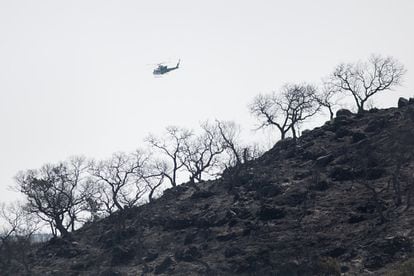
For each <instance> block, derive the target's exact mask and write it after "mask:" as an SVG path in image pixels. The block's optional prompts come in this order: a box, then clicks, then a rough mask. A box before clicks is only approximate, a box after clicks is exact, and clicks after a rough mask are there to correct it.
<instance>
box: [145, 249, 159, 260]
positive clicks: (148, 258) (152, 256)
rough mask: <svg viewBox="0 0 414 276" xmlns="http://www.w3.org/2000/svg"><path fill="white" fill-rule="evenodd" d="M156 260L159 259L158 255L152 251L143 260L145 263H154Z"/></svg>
mask: <svg viewBox="0 0 414 276" xmlns="http://www.w3.org/2000/svg"><path fill="white" fill-rule="evenodd" d="M156 258H158V253H157V252H156V251H154V250H150V251H148V253H147V256H145V257H144V259H143V260H144V261H145V262H152V261H153V260H155V259H156Z"/></svg>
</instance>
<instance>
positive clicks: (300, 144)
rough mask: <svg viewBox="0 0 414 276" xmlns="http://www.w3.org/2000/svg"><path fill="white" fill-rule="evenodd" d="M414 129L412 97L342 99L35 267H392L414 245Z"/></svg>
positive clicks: (172, 270)
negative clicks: (383, 105) (358, 108)
mask: <svg viewBox="0 0 414 276" xmlns="http://www.w3.org/2000/svg"><path fill="white" fill-rule="evenodd" d="M412 137H414V103H413V101H412V100H411V101H410V103H408V101H403V100H401V101H400V108H390V109H385V110H377V109H374V110H371V111H370V112H366V113H363V114H352V113H350V112H349V111H346V110H341V111H339V112H338V114H337V116H336V118H335V119H334V120H333V121H329V122H327V123H325V124H324V125H323V126H321V127H319V128H315V129H313V130H311V131H304V132H303V135H302V136H301V137H300V138H298V139H297V140H293V139H286V140H283V141H280V142H278V143H277V144H276V145H275V146H274V148H273V149H271V150H270V151H268V152H267V153H265V154H264V155H263V156H262V157H261V158H259V159H257V160H255V161H252V162H248V163H246V164H243V165H242V166H239V167H235V168H232V169H228V170H226V171H225V172H224V174H223V176H222V177H221V178H220V179H218V180H215V181H206V182H202V183H198V184H195V185H191V184H189V183H187V184H183V185H180V186H178V187H176V188H174V189H169V190H167V191H165V192H164V195H163V196H162V197H161V198H159V199H158V200H156V201H154V202H153V203H151V204H147V205H144V206H140V207H136V208H131V209H128V210H125V211H124V212H122V213H117V214H115V215H112V216H110V217H108V218H105V219H102V220H101V221H98V222H96V223H92V224H88V225H85V226H84V227H83V228H81V229H79V230H78V231H76V232H74V233H73V235H72V237H71V239H67V240H63V239H53V240H51V241H50V242H48V243H47V244H45V245H42V246H41V247H40V248H39V249H37V251H36V252H33V253H32V254H31V257H30V266H31V267H32V268H31V270H32V273H33V274H34V275H102V276H103V275H163V274H164V275H167V274H168V275H185V274H188V275H339V273H343V274H344V275H363V274H367V275H368V274H370V273H374V274H375V275H385V274H386V272H389V271H392V270H394V269H398V267H399V266H400V264H401V263H402V262H403V261H405V260H407V259H409V258H412V257H413V256H414V252H413V244H414V230H413V225H414V206H410V204H411V205H414V202H413V203H411V201H414V175H413V170H414V160H413V158H412V153H413V152H414V139H412ZM397 164H399V165H397ZM410 195H412V197H413V199H412V200H411V197H410ZM13 274H16V272H13Z"/></svg>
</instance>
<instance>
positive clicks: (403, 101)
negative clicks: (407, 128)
mask: <svg viewBox="0 0 414 276" xmlns="http://www.w3.org/2000/svg"><path fill="white" fill-rule="evenodd" d="M409 104H410V102H409V100H407V99H406V98H403V97H401V98H399V99H398V108H401V107H404V106H407V105H409Z"/></svg>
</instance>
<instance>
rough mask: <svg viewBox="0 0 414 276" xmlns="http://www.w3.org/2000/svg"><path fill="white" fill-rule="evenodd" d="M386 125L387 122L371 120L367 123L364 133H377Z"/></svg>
mask: <svg viewBox="0 0 414 276" xmlns="http://www.w3.org/2000/svg"><path fill="white" fill-rule="evenodd" d="M386 125H387V122H386V121H385V120H384V119H378V120H372V121H370V122H369V123H368V126H367V127H366V128H365V130H364V131H365V132H378V131H380V130H381V129H383V128H384V127H385V126H386Z"/></svg>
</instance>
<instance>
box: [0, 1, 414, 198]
mask: <svg viewBox="0 0 414 276" xmlns="http://www.w3.org/2000/svg"><path fill="white" fill-rule="evenodd" d="M413 14H414V1H411V0H393V1H390V0H387V1H385V0H381V1H380V0H375V1H374V0H348V1H339V0H337V1H334V0H314V1H305V0H303V1H276V0H273V1H270V0H269V1H258V0H255V1H240V0H238V1H229V0H226V1H223V0H220V1H216V0H214V1H212V0H210V1H194V0H175V1H138V0H133V1H132V0H131V1H120V0H117V1H105V0H82V1H77V0H71V1H61V0H49V1H45V0H36V1H32V0H27V1H22V0H13V1H11V0H0V128H1V135H0V201H9V200H12V199H13V198H15V197H16V195H15V194H13V193H12V192H10V191H8V189H7V186H9V185H11V184H13V176H14V175H15V174H16V173H17V172H18V171H19V170H25V169H31V168H38V167H40V166H41V165H42V164H44V163H46V162H58V161H60V160H63V159H66V158H67V157H69V156H71V155H78V154H82V155H86V156H87V157H94V158H103V157H107V156H109V155H110V154H111V153H113V152H115V151H130V150H133V149H135V148H137V147H139V146H140V145H142V144H143V142H142V139H143V138H144V137H145V136H146V135H147V134H148V133H149V132H154V133H159V132H161V131H162V130H163V129H164V127H165V126H167V125H172V124H173V125H180V126H186V127H190V128H191V127H196V126H197V124H198V123H199V122H200V121H203V120H205V119H208V118H210V119H214V118H219V119H225V120H235V121H237V122H239V123H240V124H242V125H243V127H244V128H245V129H246V130H247V132H246V136H252V135H253V134H252V132H249V130H250V129H253V127H254V120H253V119H252V118H251V117H250V115H249V113H248V110H247V107H246V106H247V104H248V103H249V102H250V101H251V100H252V98H253V97H254V96H255V95H256V94H258V93H260V92H263V93H267V92H271V91H272V90H277V89H278V88H279V87H280V86H282V85H283V84H284V83H285V82H302V81H307V82H312V83H317V82H318V81H319V80H320V78H321V77H323V76H324V75H326V74H328V73H329V72H331V71H332V69H333V68H334V66H335V65H337V64H338V63H340V62H347V61H350V62H352V61H357V60H359V59H365V58H367V57H368V56H369V55H370V54H371V53H379V54H383V55H391V56H394V57H395V58H397V59H399V60H400V61H401V62H402V63H403V64H405V66H406V67H407V69H408V72H407V74H406V78H405V82H404V86H403V87H400V88H398V89H397V90H396V91H394V92H392V93H388V94H384V95H382V96H379V97H377V98H376V99H375V101H376V103H377V105H379V106H381V107H386V106H395V105H396V102H397V99H398V97H399V96H401V95H402V96H405V97H409V96H413V95H414V75H413V74H414V73H413V72H414V51H413V49H414V39H413V30H412V28H413V26H414V16H413ZM178 58H181V60H182V68H181V69H180V70H177V71H174V72H171V73H170V74H168V75H166V76H165V77H163V78H154V77H153V76H152V70H153V68H152V67H151V66H148V64H151V63H157V62H162V61H167V62H171V64H172V65H173V64H175V62H176V61H177V59H178ZM256 136H257V135H256Z"/></svg>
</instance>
